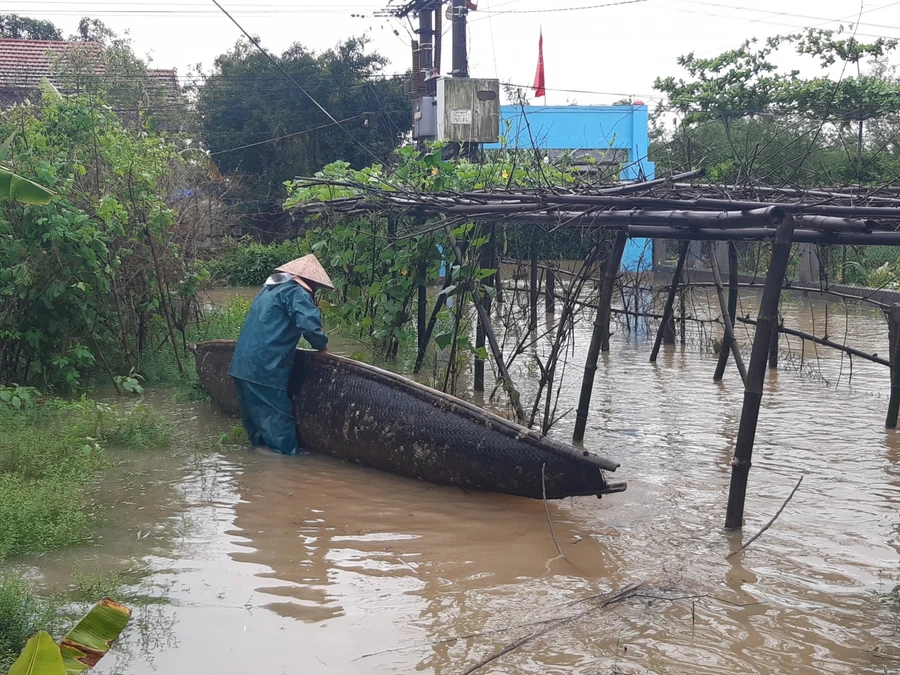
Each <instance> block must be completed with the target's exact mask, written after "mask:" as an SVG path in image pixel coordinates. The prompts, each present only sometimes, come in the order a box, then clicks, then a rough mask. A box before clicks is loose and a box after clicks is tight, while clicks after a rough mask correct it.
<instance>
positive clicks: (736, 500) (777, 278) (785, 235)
mask: <svg viewBox="0 0 900 675" xmlns="http://www.w3.org/2000/svg"><path fill="white" fill-rule="evenodd" d="M793 233H794V219H793V217H792V216H790V215H787V216H785V218H784V219H783V220H782V221H781V223H779V225H778V230H777V232H776V234H775V241H774V243H773V244H772V258H771V261H770V263H769V271H768V273H767V275H766V286H765V290H764V291H763V296H762V302H761V303H760V308H759V316H758V318H757V326H756V335H755V336H754V338H753V351H752V352H751V355H750V370H749V371H748V373H747V385H746V387H745V388H744V407H743V410H742V411H741V424H740V427H739V428H738V436H737V443H736V445H735V450H734V459H733V460H732V462H731V488H730V490H729V493H728V510H727V512H726V516H725V527H726V528H728V529H740V528H741V527H743V525H744V504H745V502H746V497H747V480H748V478H749V477H750V466H751V461H752V458H753V444H754V442H755V440H756V427H757V424H758V422H759V408H760V404H761V403H762V395H763V384H764V381H765V377H766V361H767V357H768V353H769V345H770V343H771V342H772V334H773V332H774V331H775V330H776V328H777V327H778V303H779V301H780V299H781V287H782V284H783V283H784V274H785V271H786V270H787V264H788V259H789V258H790V255H791V239H792V235H793Z"/></svg>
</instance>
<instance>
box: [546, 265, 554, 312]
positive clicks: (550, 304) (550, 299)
mask: <svg viewBox="0 0 900 675" xmlns="http://www.w3.org/2000/svg"><path fill="white" fill-rule="evenodd" d="M544 303H545V308H546V313H547V314H556V271H555V270H554V269H553V267H552V266H548V267H547V270H546V278H545V284H544Z"/></svg>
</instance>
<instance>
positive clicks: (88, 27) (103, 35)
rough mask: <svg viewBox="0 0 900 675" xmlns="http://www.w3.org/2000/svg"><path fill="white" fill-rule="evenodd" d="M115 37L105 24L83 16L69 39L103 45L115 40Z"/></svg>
mask: <svg viewBox="0 0 900 675" xmlns="http://www.w3.org/2000/svg"><path fill="white" fill-rule="evenodd" d="M116 37H117V36H116V34H115V33H114V32H113V31H112V30H110V29H109V28H107V27H106V24H105V23H103V22H102V21H101V20H100V19H92V18H91V17H89V16H85V17H82V18H81V20H80V21H79V22H78V30H77V32H76V33H75V34H74V35H72V36H70V37H69V39H70V40H75V41H80V42H99V43H100V44H104V45H105V44H106V43H107V42H110V41H111V40H114V39H116Z"/></svg>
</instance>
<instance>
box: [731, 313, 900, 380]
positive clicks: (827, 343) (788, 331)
mask: <svg viewBox="0 0 900 675" xmlns="http://www.w3.org/2000/svg"><path fill="white" fill-rule="evenodd" d="M737 320H738V322H739V323H746V324H748V325H750V326H756V325H758V324H759V322H758V321H757V320H756V319H750V318H747V317H743V316H739V317H738V318H737ZM781 333H784V334H785V335H793V336H794V337H798V338H800V339H801V340H806V341H808V342H815V343H816V344H817V345H822V346H823V347H830V348H831V349H837V350H838V351H841V352H844V353H845V354H849V355H850V356H856V357H857V358H860V359H863V360H865V361H871V362H872V363H878V364H880V365H882V366H890V365H891V362H890V361H889V360H888V359H884V358H882V357H880V356H878V355H877V354H869V353H867V352H864V351H862V350H860V349H855V348H854V347H848V346H847V345H843V344H841V343H840V342H834V341H833V340H829V339H828V338H822V337H819V336H818V335H813V334H812V333H807V332H805V331H802V330H796V329H795V328H787V327H785V325H784V322H779V323H777V324H776V325H775V333H774V336H775V337H777V336H778V335H779V334H781ZM775 345H776V342H775V340H774V339H773V340H772V344H771V345H770V346H769V367H770V368H771V367H772V363H771V359H772V354H773V352H772V349H773V347H774V346H775ZM775 367H776V368H777V367H778V356H777V351H776V352H775Z"/></svg>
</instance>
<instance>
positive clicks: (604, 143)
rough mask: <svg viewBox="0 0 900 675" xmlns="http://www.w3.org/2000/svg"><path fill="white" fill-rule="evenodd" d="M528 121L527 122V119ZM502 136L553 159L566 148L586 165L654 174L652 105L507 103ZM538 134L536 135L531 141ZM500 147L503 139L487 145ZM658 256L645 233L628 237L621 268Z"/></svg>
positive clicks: (627, 174) (643, 265)
mask: <svg viewBox="0 0 900 675" xmlns="http://www.w3.org/2000/svg"><path fill="white" fill-rule="evenodd" d="M526 122H527V123H526ZM500 136H501V137H503V138H504V139H505V141H506V144H507V147H508V148H510V149H517V148H520V149H523V150H526V149H531V148H532V147H533V146H532V142H533V144H534V146H536V147H537V148H539V149H541V150H543V151H546V153H547V156H548V157H549V158H550V159H551V160H552V159H556V158H558V157H560V156H562V155H563V154H567V155H568V156H569V159H570V162H574V163H575V164H576V165H578V164H580V165H583V166H584V167H585V169H590V170H594V171H597V170H601V171H602V169H603V168H604V167H609V170H610V173H615V172H616V170H617V169H619V168H620V170H619V176H618V177H619V179H620V180H634V181H640V180H652V179H653V178H654V177H655V167H654V164H653V162H650V161H648V159H647V155H648V153H649V151H650V134H649V116H648V111H647V106H646V105H643V104H638V105H609V106H546V107H542V106H525V107H524V108H523V107H522V106H502V107H501V108H500ZM532 139H533V141H532ZM485 147H486V148H488V149H490V148H499V147H500V146H499V145H493V146H490V145H489V146H485ZM652 261H653V256H652V252H651V248H650V242H649V241H647V240H645V239H632V240H629V241H628V246H627V247H626V249H625V255H624V257H623V258H622V268H623V269H625V270H629V271H636V270H638V269H639V268H640V269H650V268H651V267H652Z"/></svg>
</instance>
